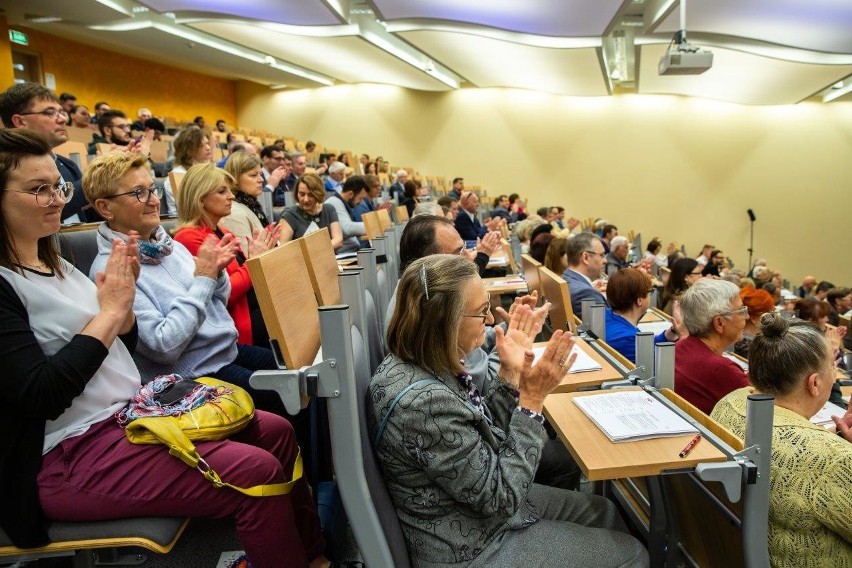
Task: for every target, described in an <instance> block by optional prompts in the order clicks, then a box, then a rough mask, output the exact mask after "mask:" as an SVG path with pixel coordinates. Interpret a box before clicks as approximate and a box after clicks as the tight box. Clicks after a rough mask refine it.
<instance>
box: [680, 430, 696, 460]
mask: <svg viewBox="0 0 852 568" xmlns="http://www.w3.org/2000/svg"><path fill="white" fill-rule="evenodd" d="M699 440H701V434H696V435H695V437H694V438H693V439H691V440H690V441H689V443H688V444H687V445H686V447H685V448H684V449H683V450H681V452H680V453H679V454H678V455H679V456H680V457H682V458H685V457H686V456H688V455H689V452H691V451H692V448H694V447H695V444H697V443H698V441H699Z"/></svg>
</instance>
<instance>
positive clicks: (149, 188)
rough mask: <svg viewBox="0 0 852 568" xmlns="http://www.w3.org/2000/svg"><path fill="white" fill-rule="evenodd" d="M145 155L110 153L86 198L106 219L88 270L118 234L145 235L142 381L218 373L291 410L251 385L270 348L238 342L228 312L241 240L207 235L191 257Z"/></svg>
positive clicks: (261, 404) (264, 403)
mask: <svg viewBox="0 0 852 568" xmlns="http://www.w3.org/2000/svg"><path fill="white" fill-rule="evenodd" d="M153 188H154V184H153V181H152V179H151V175H150V173H149V171H148V168H147V163H146V162H145V160H144V159H140V158H138V157H135V156H133V155H124V154H110V155H109V156H104V157H103V158H101V159H99V160H98V161H96V162H93V163H92V164H90V167H89V168H88V169H87V170H86V175H85V177H84V179H83V190H84V191H85V193H86V198H87V199H88V200H89V202H90V203H92V204H93V206H94V207H96V208H97V209H98V211H101V212H102V213H101V214H102V215H103V217H104V219H106V221H105V222H104V223H103V224H102V225H101V226H100V227H99V228H98V237H97V238H98V256H97V257H96V258H95V260H94V262H93V263H92V268H91V271H90V276H92V277H93V275H95V274H97V272H98V271H102V270H103V268H104V265H105V264H106V261H107V259H108V258H109V254H110V251H111V250H112V243H113V241H114V239H121V240H125V241H126V240H127V238H128V235H130V234H131V233H133V232H135V233H138V234H139V235H140V237H139V251H140V263H141V266H142V269H141V271H140V274H139V279H138V280H137V281H136V297H135V300H134V303H133V311H134V312H135V313H136V319H137V321H138V322H139V344H138V346H137V348H136V352H135V354H134V359H135V361H136V364H137V366H138V367H139V371H140V373H141V375H142V381H143V382H146V381H149V380H151V379H152V378H153V377H155V376H157V375H164V374H170V373H177V374H179V375H181V376H182V377H184V378H195V377H200V376H213V377H217V378H220V379H222V380H225V381H228V382H231V383H234V384H237V385H239V386H241V387H243V388H244V389H246V390H248V391H249V392H250V393H251V394H252V398H254V401H255V405H256V406H257V407H258V408H261V409H264V410H269V411H270V412H275V413H276V414H281V415H282V416H286V413H285V411H284V408H283V404H282V403H281V400H280V399H279V397H278V396H277V395H276V394H275V393H273V392H271V391H255V390H254V389H252V388H251V387H250V386H249V384H248V379H249V377H250V376H251V374H252V372H253V371H256V370H258V369H274V368H275V360H274V357H273V356H272V352H271V351H270V350H269V349H263V348H260V347H254V346H250V345H239V346H238V345H237V343H236V340H237V330H236V328H235V327H234V321H233V319H231V316H230V314H229V313H228V309H227V303H228V295H229V294H230V291H231V285H230V281H229V279H228V275H227V274H226V273H225V272H224V267H225V266H227V265H228V263H229V262H231V260H233V258H234V255H235V253H236V250H237V247H238V243H236V242H235V241H232V240H231V237H230V236H226V237H225V238H223V239H221V240H217V239H215V238H213V237H211V238H210V239H208V240H207V241H206V242H205V243H204V244H203V245H202V246H201V247H200V248H199V251H198V255H197V256H195V257H193V256H192V255H191V254H190V253H189V251H188V250H187V249H186V248H185V247H184V246H183V245H182V244H180V243H178V242H177V241H175V240H173V239H172V238H171V236H169V234H168V232H167V231H166V230H165V229H164V228H163V227H162V226H160V216H159V205H160V201H159V196H158V195H156V193H155V190H154V189H153Z"/></svg>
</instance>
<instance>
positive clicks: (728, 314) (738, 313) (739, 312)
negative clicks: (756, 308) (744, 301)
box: [719, 306, 748, 318]
mask: <svg viewBox="0 0 852 568" xmlns="http://www.w3.org/2000/svg"><path fill="white" fill-rule="evenodd" d="M719 315H720V316H722V317H723V318H728V317H731V316H746V315H748V306H743V307H741V308H740V309H738V310H731V311H728V312H722V313H721V314H719Z"/></svg>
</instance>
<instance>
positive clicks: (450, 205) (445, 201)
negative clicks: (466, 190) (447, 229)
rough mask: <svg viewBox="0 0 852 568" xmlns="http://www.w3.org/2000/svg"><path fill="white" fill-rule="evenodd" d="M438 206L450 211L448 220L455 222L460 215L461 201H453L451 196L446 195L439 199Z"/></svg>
mask: <svg viewBox="0 0 852 568" xmlns="http://www.w3.org/2000/svg"><path fill="white" fill-rule="evenodd" d="M438 205H440V206H441V207H443V208H445V209H447V210H448V213H447V219H449V220H450V221H453V222H455V220H456V217H458V215H459V200H458V199H453V198H452V197H450V196H449V195H444V196H441V197H440V198H438Z"/></svg>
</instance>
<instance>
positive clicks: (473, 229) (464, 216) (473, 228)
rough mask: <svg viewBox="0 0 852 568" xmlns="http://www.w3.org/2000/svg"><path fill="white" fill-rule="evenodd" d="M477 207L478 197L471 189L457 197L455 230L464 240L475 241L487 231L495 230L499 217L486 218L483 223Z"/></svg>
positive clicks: (497, 226)
mask: <svg viewBox="0 0 852 568" xmlns="http://www.w3.org/2000/svg"><path fill="white" fill-rule="evenodd" d="M478 209H479V197H478V196H477V195H476V194H475V193H473V192H472V191H466V192H464V193H463V194H462V196H461V199H459V213H458V215H457V216H456V219H455V225H456V230H457V231H458V232H459V235H461V238H462V239H464V240H465V241H475V240H476V239H478V238H480V237H484V236H485V233H487V232H488V231H496V230H498V229H499V227H500V223H502V222H503V221H502V220H501V219H486V220H485V224H483V223H480V222H479V218H478V217H477V216H476V212H477V210H478Z"/></svg>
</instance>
